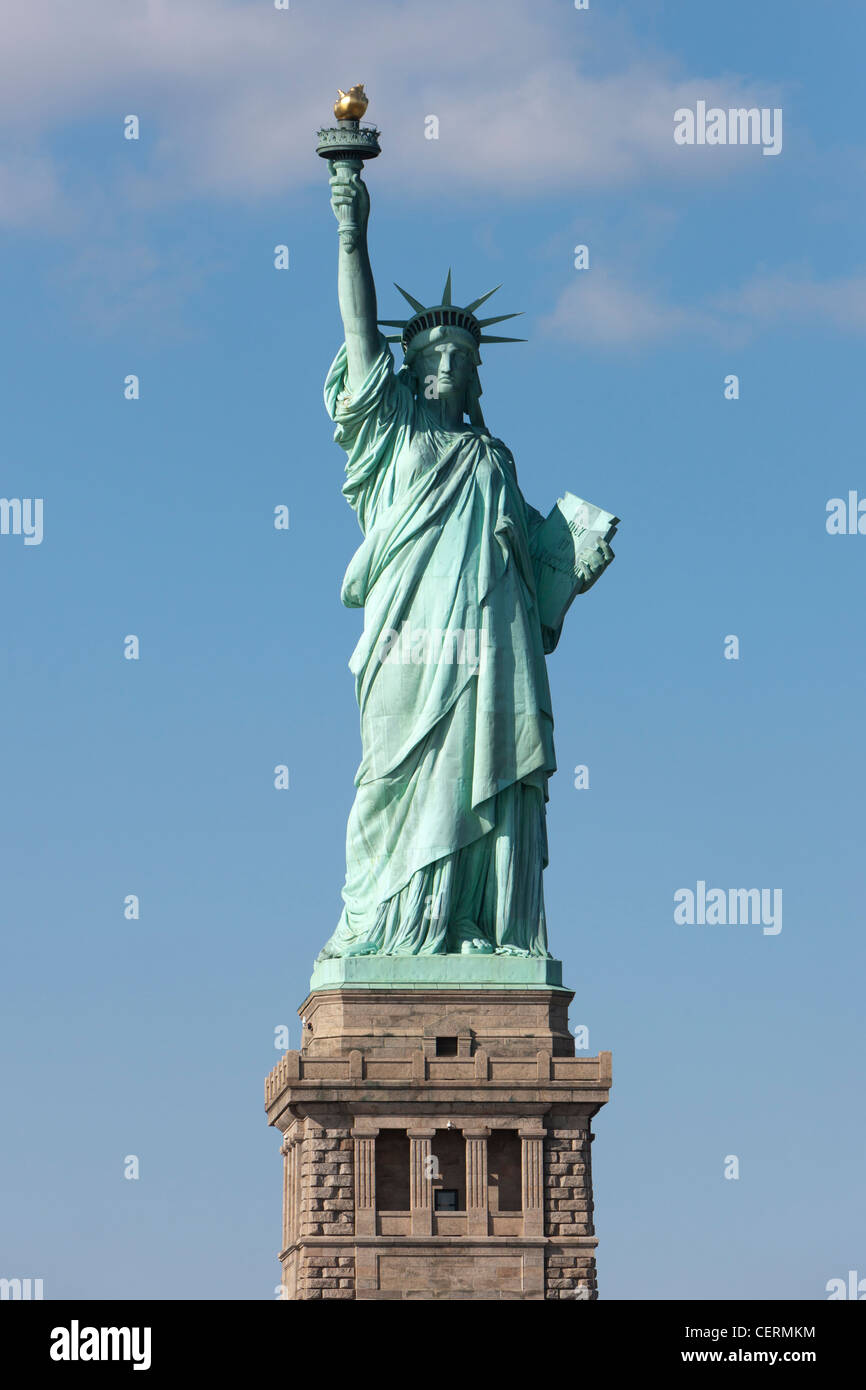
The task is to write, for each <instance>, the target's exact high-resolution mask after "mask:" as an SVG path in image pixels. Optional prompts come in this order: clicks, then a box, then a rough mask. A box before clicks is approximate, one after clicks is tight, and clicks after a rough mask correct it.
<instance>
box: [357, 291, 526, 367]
mask: <svg viewBox="0 0 866 1390" xmlns="http://www.w3.org/2000/svg"><path fill="white" fill-rule="evenodd" d="M501 288H502V286H501V285H495V286H494V288H493V289H492V290H488V291H487V293H486V294H482V295H481V296H480V297H479V298H478V299H473V301H472V303H471V304H467V305H465V306H464V307H463V308H461V307H460V306H459V305H457V304H452V302H451V271H450V270H449V272H448V276H447V279H446V281H445V288H444V289H443V291H442V303H441V304H431V305H427V306H425V305H424V304H422V303H421V301H420V299H416V298H415V296H414V295H411V294H409V293H408V292H407V291H406V290H404V289H402V288H401V287H400V286H399V285H396V284H395V289H398V290H399V291H400V293H401V294H402V296H403V298H404V299H405V300H406V302H407V304H409V305H411V307H412V308H413V309H414V311H415V312H414V314H412V315H411V316H410V317H409V318H407V319H379V323H380V324H381V325H382V326H383V327H384V328H399V329H400V332H399V333H389V334H388V335H387V340H388V342H389V343H400V344H401V346H402V348H403V353H404V355H405V354H407V353H408V352H409V348H410V345H411V344H412V342H413V340H416V339H417V338H418V335H419V334H421V333H426V332H428V331H429V330H430V329H433V328H456V329H460V330H462V331H463V332H464V333H468V334H469V336H470V337H471V339H472V340H473V342H474V344H475V349H476V354H477V351H478V348H479V347H480V345H481V344H482V343H524V342H526V339H525V338H500V337H498V336H496V335H494V334H492V333H485V332H484V329H485V328H489V327H490V325H491V324H494V323H503V322H504V321H505V319H514V318H518V317H519V315H518V314H498V315H497V316H496V317H494V318H490V319H479V318H476V316H475V310H476V309H480V307H481V305H482V304H483V303H484V301H485V300H487V299H489V298H490V296H491V295H492V294H495V293H496V291H497V290H498V289H501ZM417 347H420V343H418V342H416V348H417Z"/></svg>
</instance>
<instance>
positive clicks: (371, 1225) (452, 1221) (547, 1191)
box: [265, 972, 611, 1301]
mask: <svg viewBox="0 0 866 1390" xmlns="http://www.w3.org/2000/svg"><path fill="white" fill-rule="evenodd" d="M357 973H359V972H356V974H357ZM361 973H362V972H361ZM572 998H573V995H572V993H571V992H570V991H569V990H566V989H563V988H562V987H561V986H543V985H542V986H524V987H523V988H515V987H514V985H513V984H511V985H510V987H509V985H507V984H506V985H505V986H504V987H497V985H496V984H495V982H494V983H493V984H488V985H487V986H486V987H485V986H480V985H478V984H468V985H464V986H463V987H460V986H455V985H454V984H453V983H452V985H451V986H450V987H445V988H443V987H441V986H440V987H438V988H437V987H434V986H433V985H431V984H428V985H426V986H425V985H424V984H423V983H418V982H417V981H416V982H413V983H410V984H408V985H404V986H403V987H401V986H400V985H399V984H395V983H390V984H389V985H388V986H386V987H382V986H379V987H376V985H375V984H373V983H371V984H363V983H360V984H359V983H357V981H356V983H355V984H354V985H353V986H349V985H346V984H345V983H344V984H342V985H341V986H340V987H337V988H330V987H327V986H325V987H322V988H318V989H315V990H313V991H312V992H311V994H310V995H309V996H308V998H307V999H306V1000H305V1001H304V1003H303V1005H302V1006H301V1009H300V1011H299V1012H300V1014H301V1015H302V1017H303V1019H304V1020H305V1023H304V1029H303V1033H304V1042H303V1046H302V1048H301V1049H300V1051H293V1052H286V1053H285V1054H284V1055H283V1057H282V1058H281V1059H280V1061H279V1062H278V1063H277V1065H276V1067H275V1068H274V1069H273V1071H272V1072H271V1074H270V1075H269V1076H268V1078H267V1081H266V1083H265V1104H266V1111H267V1117H268V1122H269V1124H271V1125H273V1126H274V1127H275V1128H277V1129H278V1130H279V1132H280V1133H281V1135H282V1137H283V1142H282V1147H281V1153H282V1155H283V1165H284V1169H283V1232H282V1248H281V1251H280V1263H281V1266H282V1280H281V1282H282V1288H283V1296H284V1297H285V1298H287V1299H292V1300H306V1299H343V1300H369V1299H385V1300H396V1299H412V1300H419V1299H420V1300H429V1299H441V1300H452V1299H453V1300H467V1301H477V1300H488V1301H489V1300H499V1299H520V1300H522V1299H563V1298H564V1299H576V1300H580V1299H595V1298H596V1297H597V1283H596V1262H595V1249H596V1245H597V1240H596V1236H595V1227H594V1223H593V1200H592V1162H591V1145H592V1140H593V1137H594V1136H593V1134H592V1132H591V1129H590V1124H591V1121H592V1119H593V1116H594V1115H595V1114H596V1113H597V1112H598V1110H599V1109H600V1107H601V1106H602V1105H604V1104H605V1102H606V1101H607V1099H608V1093H609V1090H610V1085H611V1054H610V1053H609V1052H602V1053H600V1054H599V1055H598V1056H595V1057H576V1056H575V1055H574V1040H573V1037H572V1035H571V1033H570V1031H569V1027H568V1005H569V1003H570V1001H571V999H572Z"/></svg>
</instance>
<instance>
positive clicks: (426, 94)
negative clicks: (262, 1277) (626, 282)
mask: <svg viewBox="0 0 866 1390" xmlns="http://www.w3.org/2000/svg"><path fill="white" fill-rule="evenodd" d="M360 79H364V80H365V81H366V82H367V85H368V90H370V91H371V93H372V96H373V105H372V107H371V110H370V117H371V119H375V120H376V121H377V123H379V124H380V125H381V127H382V130H383V151H384V155H383V159H382V161H381V171H380V170H377V172H376V177H377V179H378V180H382V181H384V182H390V183H392V184H393V185H394V186H395V187H399V188H400V189H401V190H402V191H406V192H415V193H422V192H424V191H425V190H427V191H428V192H429V188H430V186H431V184H433V183H435V184H436V185H438V186H441V185H442V181H443V180H444V179H448V180H451V181H452V183H453V184H455V185H457V186H459V187H460V188H461V189H466V188H470V187H471V188H476V189H482V190H489V191H490V192H492V193H495V194H497V195H499V194H506V195H509V194H511V195H513V194H515V193H520V192H522V191H533V190H537V191H541V190H557V189H560V190H567V189H574V188H577V187H580V186H590V185H603V184H617V183H623V182H626V181H637V180H646V179H647V178H649V177H651V176H652V175H654V174H655V175H658V174H662V175H664V176H665V177H672V178H676V177H678V176H680V174H682V173H683V172H685V171H688V173H689V176H690V177H700V178H714V177H716V176H719V175H722V174H727V173H728V172H729V170H730V167H731V159H730V156H731V155H732V154H733V155H735V156H736V157H737V158H738V159H739V161H740V167H742V168H745V167H746V163H747V161H750V158H751V156H752V155H753V154H755V153H756V151H753V150H749V149H740V150H737V151H734V152H732V151H727V152H725V151H714V152H713V153H714V156H715V157H714V158H712V159H697V158H695V151H694V150H689V149H687V148H686V149H684V148H682V147H678V146H676V145H675V144H674V141H673V112H674V111H675V109H676V108H677V107H679V106H683V105H689V104H692V103H693V101H694V100H695V99H696V97H697V96H701V97H703V98H705V99H706V100H708V101H715V100H718V101H719V102H720V103H722V104H725V105H726V104H728V103H729V102H733V103H734V104H737V105H740V104H751V103H752V102H758V101H760V103H761V104H766V103H767V101H768V100H770V99H771V97H772V93H770V94H768V92H767V91H766V90H762V91H761V92H760V93H758V92H753V91H749V89H748V84H747V83H745V82H744V81H743V80H742V79H739V78H736V77H734V78H730V79H728V78H726V79H725V81H724V82H721V81H720V80H718V79H705V78H704V77H702V76H700V75H698V74H693V75H688V74H683V73H681V72H676V73H675V72H674V71H673V65H672V63H671V61H670V60H669V59H668V58H667V57H666V56H665V55H663V54H656V55H653V56H647V55H645V54H642V53H640V52H638V51H637V49H636V48H635V47H634V45H629V44H628V43H624V42H623V41H622V32H621V29H620V28H619V27H617V28H616V30H612V29H611V28H610V27H609V26H606V23H605V20H604V17H603V16H602V15H601V14H599V15H596V16H594V19H593V24H592V25H591V26H589V25H587V24H586V23H585V17H584V16H583V15H581V14H579V13H578V12H576V11H575V10H573V9H572V8H570V7H568V6H558V7H554V8H551V9H544V8H542V7H539V6H538V5H537V4H535V3H533V0H499V2H498V3H496V4H495V5H490V6H484V5H473V6H467V5H465V4H464V3H463V0H439V3H438V4H437V5H436V7H435V10H431V9H430V8H429V7H427V6H424V5H417V6H411V7H410V6H406V5H404V4H400V3H397V0H366V3H364V4H362V5H359V4H357V3H353V2H350V0H330V3H328V4H327V5H324V4H320V3H313V0H309V2H308V3H304V0H292V7H291V9H290V10H288V11H281V10H280V11H278V10H275V9H274V8H273V6H271V5H269V4H267V3H265V2H264V0H256V2H255V3H244V2H243V0H233V2H232V0H140V2H139V3H136V4H134V5H121V4H118V3H117V0H87V3H85V4H82V5H60V4H55V5H44V4H31V5H26V6H19V7H16V8H15V9H13V10H12V11H10V13H9V14H8V15H7V16H6V19H5V22H4V35H3V45H2V48H0V127H3V128H4V129H5V130H6V131H7V133H10V134H14V133H15V132H18V133H19V134H21V133H23V132H26V138H27V140H28V142H29V143H30V144H31V145H35V146H36V150H35V153H34V156H33V159H34V170H37V171H39V170H41V173H34V175H33V178H34V181H35V182H34V183H33V185H32V187H31V188H30V191H29V193H28V188H27V185H26V184H25V185H24V186H23V187H22V194H21V196H20V198H19V199H18V200H17V201H16V199H15V197H12V196H10V197H7V198H6V199H4V200H3V204H0V210H2V207H3V206H5V208H6V210H7V216H8V217H10V218H11V220H13V221H18V222H20V221H22V220H24V218H25V217H26V216H28V215H29V216H30V217H31V218H32V219H34V220H38V218H39V216H40V212H41V211H44V208H45V203H44V201H43V202H42V203H41V204H40V200H39V198H38V197H37V196H36V191H35V190H36V188H37V186H38V183H39V179H41V180H42V186H43V187H44V189H45V190H46V196H47V192H48V190H49V189H50V190H51V192H52V196H53V197H56V196H57V190H58V188H59V186H60V184H61V183H62V179H61V178H60V177H59V175H58V174H57V173H56V172H53V171H52V169H51V165H50V163H49V153H48V151H49V149H50V146H51V142H52V138H53V136H54V135H55V134H56V133H57V132H58V131H60V130H62V132H63V136H64V144H65V146H66V147H68V144H69V140H70V136H73V137H74V132H75V131H76V130H77V129H80V130H82V133H84V132H85V130H86V129H87V127H88V123H92V122H93V121H98V122H101V123H103V126H104V128H105V129H107V128H113V129H115V130H116V132H117V140H118V151H121V150H122V148H123V142H122V136H121V122H122V118H123V116H124V115H126V114H129V113H134V114H136V115H138V116H139V117H140V118H141V122H142V139H141V143H140V145H139V146H138V147H136V150H135V156H134V157H135V160H136V161H137V169H136V173H135V176H134V178H131V179H129V180H128V181H127V183H126V185H125V192H124V185H123V184H122V183H120V182H119V183H118V185H117V194H118V196H127V195H129V196H134V197H138V198H139V199H141V200H144V199H147V200H149V201H153V200H157V199H160V200H166V199H172V198H173V199H183V198H186V197H189V196H193V197H199V196H202V195H211V196H228V197H232V196H241V197H250V196H263V195H269V194H274V193H285V191H286V190H287V189H288V188H289V187H290V186H292V185H295V186H298V185H300V184H307V183H309V184H311V183H314V182H315V181H316V180H317V179H318V178H320V177H321V172H320V171H319V170H318V168H317V162H316V160H315V157H314V155H313V149H312V146H313V136H314V132H315V130H316V128H317V126H318V125H319V124H321V123H322V122H323V121H326V120H327V119H328V118H329V114H330V113H329V106H330V101H331V100H332V98H333V96H334V95H335V91H334V87H335V83H336V81H342V82H344V84H345V83H347V82H352V81H357V80H360ZM428 115H436V116H437V117H438V119H439V138H438V140H427V139H425V133H424V130H425V127H424V120H425V117H426V116H428ZM127 152H128V153H130V154H131V153H132V152H131V151H129V150H128V151H127ZM698 153H699V154H706V151H701V152H698ZM726 155H727V156H728V157H726ZM55 157H56V156H55ZM127 162H128V164H130V165H131V164H132V158H130V160H129V161H127Z"/></svg>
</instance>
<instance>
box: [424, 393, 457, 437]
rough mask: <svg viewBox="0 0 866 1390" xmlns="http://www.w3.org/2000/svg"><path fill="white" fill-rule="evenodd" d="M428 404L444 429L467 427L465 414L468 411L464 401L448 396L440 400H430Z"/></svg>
mask: <svg viewBox="0 0 866 1390" xmlns="http://www.w3.org/2000/svg"><path fill="white" fill-rule="evenodd" d="M427 405H428V407H429V409H430V412H431V414H432V415H433V417H434V419H435V420H437V421H438V423H439V425H441V427H442V429H443V430H462V429H464V428H465V421H464V419H463V416H464V415H465V413H466V407H465V403H464V402H462V401H457V400H455V399H454V398H453V397H452V396H447V397H445V398H440V399H439V400H433V401H428V402H427Z"/></svg>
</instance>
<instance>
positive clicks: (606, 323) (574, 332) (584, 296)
mask: <svg viewBox="0 0 866 1390" xmlns="http://www.w3.org/2000/svg"><path fill="white" fill-rule="evenodd" d="M784 325H790V326H794V327H797V326H799V327H804V328H811V329H819V328H822V327H825V328H831V329H834V330H836V331H841V332H847V333H854V334H862V333H866V277H864V276H857V275H854V276H850V277H848V278H844V279H837V280H826V281H820V280H816V279H814V278H813V277H812V276H811V275H810V273H809V272H808V271H807V270H805V269H803V268H796V269H788V270H783V271H780V272H778V273H773V274H769V275H768V274H759V275H756V276H754V277H753V278H752V279H750V280H749V281H747V282H746V283H745V284H744V285H741V286H740V287H739V288H737V289H733V290H730V291H725V292H724V293H721V294H716V295H712V296H704V297H701V298H700V299H699V300H697V301H696V302H694V303H693V304H677V303H675V302H674V301H673V300H670V299H664V298H663V297H662V296H660V295H658V294H656V293H654V292H653V291H652V290H650V289H644V288H641V287H639V286H637V285H635V284H634V283H631V282H630V281H629V280H627V279H623V280H617V278H616V276H615V275H611V274H610V273H609V272H606V271H595V270H590V271H580V272H576V273H575V279H574V280H573V281H572V282H571V283H570V284H569V285H568V286H567V287H566V288H565V289H564V290H563V291H562V293H561V294H560V296H559V298H558V300H557V301H556V304H555V305H554V307H553V310H552V311H551V313H550V314H548V315H546V316H545V317H544V318H542V320H541V322H540V324H539V327H540V329H541V331H542V332H543V333H546V334H547V335H548V336H549V337H552V338H559V339H561V340H564V341H572V342H578V343H580V344H582V345H585V346H587V347H590V346H591V347H605V348H614V349H615V348H626V347H641V346H645V345H647V344H650V343H664V342H666V341H670V340H673V339H677V340H682V339H688V338H696V339H697V338H703V339H710V340H713V341H715V342H719V343H721V344H722V345H724V346H730V345H732V344H736V343H738V342H743V341H744V340H745V339H747V338H748V337H750V336H751V335H753V334H755V333H757V332H759V331H761V330H766V329H772V328H776V327H780V326H784Z"/></svg>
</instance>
